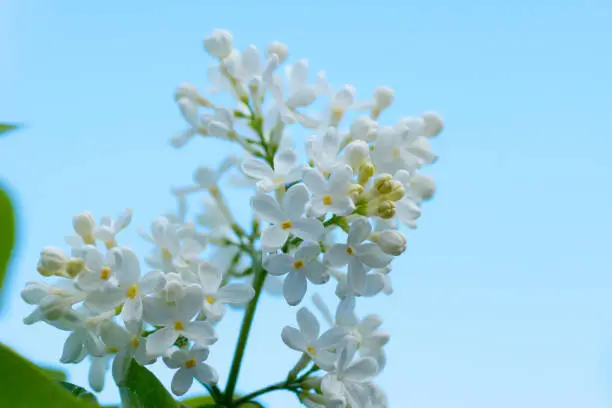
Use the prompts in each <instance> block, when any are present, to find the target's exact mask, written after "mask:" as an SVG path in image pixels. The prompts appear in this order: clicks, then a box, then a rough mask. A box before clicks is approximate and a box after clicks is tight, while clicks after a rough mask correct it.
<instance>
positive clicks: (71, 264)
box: [66, 258, 85, 278]
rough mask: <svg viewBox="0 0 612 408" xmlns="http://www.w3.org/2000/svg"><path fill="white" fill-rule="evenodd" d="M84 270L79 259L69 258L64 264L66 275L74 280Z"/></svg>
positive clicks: (83, 262)
mask: <svg viewBox="0 0 612 408" xmlns="http://www.w3.org/2000/svg"><path fill="white" fill-rule="evenodd" d="M84 270H85V261H84V260H83V259H81V258H71V259H70V260H69V261H68V263H67V264H66V273H67V274H68V276H70V277H71V278H74V277H75V276H77V275H78V274H79V273H81V272H83V271H84Z"/></svg>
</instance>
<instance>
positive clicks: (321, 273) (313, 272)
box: [302, 261, 330, 285]
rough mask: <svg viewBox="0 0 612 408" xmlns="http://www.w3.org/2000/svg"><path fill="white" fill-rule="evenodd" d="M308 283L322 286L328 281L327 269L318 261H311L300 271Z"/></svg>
mask: <svg viewBox="0 0 612 408" xmlns="http://www.w3.org/2000/svg"><path fill="white" fill-rule="evenodd" d="M302 272H303V273H304V274H305V275H306V277H307V278H308V280H309V281H311V282H312V283H314V284H315V285H322V284H324V283H326V282H328V281H329V277H330V275H329V272H328V271H327V267H326V266H325V265H323V264H322V263H321V262H319V261H312V262H311V263H309V264H308V265H306V266H305V267H304V269H302Z"/></svg>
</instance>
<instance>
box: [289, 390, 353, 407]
mask: <svg viewBox="0 0 612 408" xmlns="http://www.w3.org/2000/svg"><path fill="white" fill-rule="evenodd" d="M299 398H300V401H301V402H302V404H304V406H306V408H346V401H345V399H344V397H342V396H337V395H327V394H324V393H321V394H318V393H316V392H305V391H302V392H301V393H300V394H299Z"/></svg>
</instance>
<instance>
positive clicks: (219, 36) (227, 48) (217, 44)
mask: <svg viewBox="0 0 612 408" xmlns="http://www.w3.org/2000/svg"><path fill="white" fill-rule="evenodd" d="M204 49H205V50H206V52H207V53H209V54H210V55H212V56H213V57H216V58H219V59H223V58H226V57H227V56H229V55H230V53H231V52H232V34H231V33H230V32H229V31H227V30H222V29H219V28H216V29H214V30H213V31H212V33H211V34H210V35H208V36H206V37H205V38H204Z"/></svg>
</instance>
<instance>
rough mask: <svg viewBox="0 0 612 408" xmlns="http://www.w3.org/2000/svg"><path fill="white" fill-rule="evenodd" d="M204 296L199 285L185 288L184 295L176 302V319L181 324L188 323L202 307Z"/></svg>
mask: <svg viewBox="0 0 612 408" xmlns="http://www.w3.org/2000/svg"><path fill="white" fill-rule="evenodd" d="M203 300H204V296H203V294H202V291H201V289H200V286H199V285H191V286H188V287H187V288H185V294H184V295H183V297H182V298H180V299H179V300H177V302H176V306H177V316H176V317H177V318H178V320H181V321H182V322H183V323H186V322H188V321H190V320H191V319H192V318H193V317H194V316H195V315H196V313H197V312H198V311H199V310H200V308H201V307H202V301H203Z"/></svg>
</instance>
